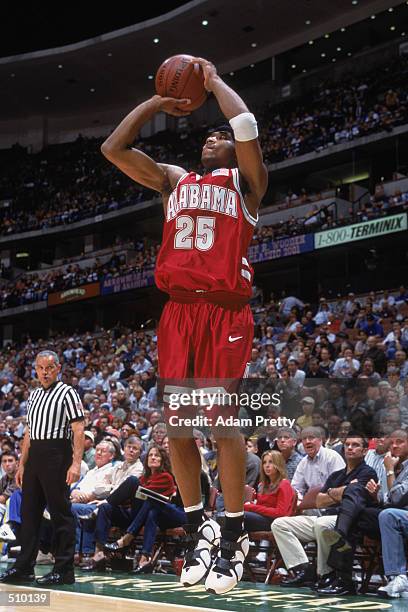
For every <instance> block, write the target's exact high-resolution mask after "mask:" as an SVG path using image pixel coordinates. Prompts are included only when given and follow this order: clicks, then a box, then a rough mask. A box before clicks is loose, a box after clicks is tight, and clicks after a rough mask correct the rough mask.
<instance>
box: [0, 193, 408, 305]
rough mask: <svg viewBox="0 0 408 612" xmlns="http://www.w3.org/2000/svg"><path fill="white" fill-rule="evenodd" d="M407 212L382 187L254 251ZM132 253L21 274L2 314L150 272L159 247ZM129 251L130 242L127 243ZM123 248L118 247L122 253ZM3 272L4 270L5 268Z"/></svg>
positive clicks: (2, 291)
mask: <svg viewBox="0 0 408 612" xmlns="http://www.w3.org/2000/svg"><path fill="white" fill-rule="evenodd" d="M292 197H295V198H297V195H296V194H293V193H292V192H291V193H290V194H289V195H288V197H287V206H290V202H291V201H292ZM301 201H302V203H307V202H309V201H310V197H309V196H307V194H306V193H304V194H302V196H301ZM407 209H408V192H401V191H400V190H396V191H395V192H394V194H393V195H391V196H386V195H385V192H384V187H383V185H381V184H380V185H378V186H377V188H376V190H375V193H374V194H373V195H371V196H370V199H369V201H368V202H367V203H366V204H363V205H362V206H361V208H360V209H359V210H358V211H356V212H353V209H352V207H350V210H349V215H336V214H335V209H334V207H333V206H332V205H328V206H325V207H319V204H318V203H317V204H313V205H312V207H311V209H310V211H309V212H308V213H307V215H306V217H302V218H298V217H295V216H294V215H292V216H291V217H290V218H289V219H288V220H287V221H281V222H279V223H275V224H271V225H261V226H257V227H256V228H255V230H254V236H253V239H252V242H251V247H256V246H257V245H261V244H263V243H265V242H268V241H271V240H277V239H279V238H290V237H292V236H296V235H299V234H305V233H308V232H315V231H322V230H327V229H332V228H335V227H341V226H344V225H348V224H350V223H360V222H362V221H370V220H372V219H376V218H379V217H382V216H385V215H390V214H394V213H395V214H397V213H399V212H402V211H404V210H407ZM131 242H132V249H134V250H135V251H136V255H135V256H134V257H133V258H132V261H131V262H129V261H126V257H125V255H120V256H119V255H117V254H116V253H114V254H113V256H112V258H111V259H110V260H109V261H108V262H105V263H103V264H102V263H101V262H100V261H99V260H98V258H96V260H95V263H94V264H93V265H92V266H88V267H85V268H83V267H80V265H79V264H78V263H72V264H69V265H67V266H65V267H63V268H59V269H53V270H52V271H49V272H46V271H44V272H42V273H41V272H39V273H35V274H28V273H27V274H22V275H20V276H19V277H18V278H17V279H16V280H10V281H9V282H8V283H3V284H2V285H1V286H0V310H2V309H6V308H13V307H18V306H22V305H24V304H32V303H35V302H40V301H45V300H47V297H48V294H49V293H53V292H56V291H62V290H64V289H69V288H73V287H78V286H80V285H84V284H87V283H92V282H96V281H100V280H102V279H104V278H109V277H112V276H121V275H123V274H126V273H127V272H131V271H141V270H144V271H150V270H153V269H154V266H155V262H156V256H157V254H158V250H159V248H160V245H159V244H152V241H149V243H146V241H143V240H140V239H138V238H135V239H132V240H131ZM127 245H128V247H129V242H127ZM119 247H120V244H117V245H115V249H116V250H119ZM2 270H3V268H2ZM8 270H9V269H8V268H4V272H3V278H7V277H8V278H9V277H10V273H9V272H8Z"/></svg>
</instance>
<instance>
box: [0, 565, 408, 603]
mask: <svg viewBox="0 0 408 612" xmlns="http://www.w3.org/2000/svg"><path fill="white" fill-rule="evenodd" d="M9 567H10V566H9ZM1 569H2V570H3V569H6V567H5V566H2V568H1ZM50 569H51V568H50V567H49V566H46V567H44V566H42V567H39V568H36V573H37V575H39V574H44V573H46V572H47V571H49V570H50ZM4 586H6V585H4ZM27 586H28V585H27ZM58 590H59V591H60V592H61V591H64V592H66V593H71V594H73V593H78V594H83V595H97V596H100V597H101V599H103V598H104V597H109V598H115V599H116V598H117V599H118V600H120V599H127V600H134V601H139V602H140V603H142V602H145V604H146V607H145V609H146V610H149V609H151V610H154V609H155V608H156V606H154V605H149V602H150V603H153V602H156V604H159V608H160V604H164V606H163V609H164V608H165V607H167V606H166V604H172V605H171V606H170V607H169V609H175V608H174V606H176V609H177V610H180V612H182V611H183V608H184V607H188V608H189V609H191V608H194V607H195V608H197V609H198V610H200V609H202V610H203V612H204V610H229V611H235V612H241V611H242V612H244V611H248V612H249V611H250V612H254V611H255V610H259V611H260V612H263V611H265V610H272V609H273V610H276V612H279V611H280V610H298V612H311V611H312V610H316V611H320V610H322V611H329V610H390V612H403V611H404V612H407V611H408V600H407V599H397V600H392V601H391V600H384V599H379V598H377V597H376V596H375V595H364V596H363V595H360V596H357V597H321V598H320V597H317V596H316V595H314V594H313V593H312V592H311V591H310V590H309V589H291V590H288V589H283V588H281V587H279V586H275V585H270V586H269V585H268V586H266V585H264V584H261V583H256V584H255V583H251V582H241V583H240V585H239V586H238V587H237V588H236V589H234V590H233V591H232V592H230V593H228V594H227V595H223V596H217V595H211V594H208V593H206V591H205V590H204V587H203V586H202V585H198V586H196V587H192V588H189V589H185V588H184V587H182V586H181V585H180V584H179V582H178V578H177V577H176V576H169V575H163V574H155V575H148V576H146V577H133V576H131V575H129V574H126V573H118V572H115V573H112V572H108V571H106V572H100V573H93V574H89V573H85V572H81V571H76V583H75V584H74V585H69V586H62V587H58ZM81 599H82V598H81V597H78V602H77V604H78V608H80V607H81ZM110 601H112V599H111V600H110ZM143 608H144V606H143ZM93 609H96V610H97V609H98V603H97V600H96V601H94V604H93Z"/></svg>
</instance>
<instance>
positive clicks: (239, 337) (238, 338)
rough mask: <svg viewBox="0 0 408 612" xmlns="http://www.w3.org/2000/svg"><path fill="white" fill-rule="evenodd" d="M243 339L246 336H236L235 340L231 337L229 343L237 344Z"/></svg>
mask: <svg viewBox="0 0 408 612" xmlns="http://www.w3.org/2000/svg"><path fill="white" fill-rule="evenodd" d="M243 337H244V336H236V337H235V338H233V337H232V336H229V338H228V342H236V341H237V340H241V338H243Z"/></svg>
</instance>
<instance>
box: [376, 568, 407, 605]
mask: <svg viewBox="0 0 408 612" xmlns="http://www.w3.org/2000/svg"><path fill="white" fill-rule="evenodd" d="M407 591H408V578H407V577H406V576H405V574H400V575H399V576H393V578H391V580H390V581H389V582H388V584H386V585H385V586H383V587H380V588H379V589H378V590H377V595H379V597H391V598H393V597H395V598H397V597H402V596H403V593H406V592H407ZM403 597H404V599H405V598H406V595H404V596H403Z"/></svg>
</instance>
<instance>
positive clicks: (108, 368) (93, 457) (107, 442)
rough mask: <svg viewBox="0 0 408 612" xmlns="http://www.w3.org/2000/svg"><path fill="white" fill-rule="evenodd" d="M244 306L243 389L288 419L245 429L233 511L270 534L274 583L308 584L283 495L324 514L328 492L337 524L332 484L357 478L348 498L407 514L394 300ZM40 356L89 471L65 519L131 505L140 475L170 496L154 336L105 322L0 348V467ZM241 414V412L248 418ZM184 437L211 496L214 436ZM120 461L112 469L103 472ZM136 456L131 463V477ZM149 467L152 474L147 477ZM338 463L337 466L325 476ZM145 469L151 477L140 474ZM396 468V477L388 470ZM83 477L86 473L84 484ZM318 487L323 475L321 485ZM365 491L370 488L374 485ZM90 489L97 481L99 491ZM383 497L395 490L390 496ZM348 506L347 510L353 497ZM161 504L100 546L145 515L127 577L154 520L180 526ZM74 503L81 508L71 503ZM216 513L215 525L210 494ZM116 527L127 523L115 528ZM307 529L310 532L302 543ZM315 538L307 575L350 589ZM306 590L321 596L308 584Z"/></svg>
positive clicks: (103, 548) (178, 511) (399, 328)
mask: <svg viewBox="0 0 408 612" xmlns="http://www.w3.org/2000/svg"><path fill="white" fill-rule="evenodd" d="M253 311H254V318H255V337H254V343H253V350H252V355H251V360H250V363H249V369H248V381H247V383H246V384H247V385H250V387H251V389H252V392H254V391H259V390H262V391H268V390H269V391H272V390H273V391H275V392H278V393H279V395H280V398H281V399H280V404H279V406H276V405H273V404H271V405H270V406H269V407H268V408H267V411H266V412H265V415H266V416H268V417H274V418H276V419H277V418H278V417H280V416H285V417H290V416H293V417H294V418H295V423H294V424H293V427H283V428H282V427H279V426H278V422H276V425H274V424H273V423H272V424H269V425H266V426H265V427H258V428H256V427H255V426H253V427H252V428H250V430H249V431H247V432H246V434H247V436H248V437H247V440H248V441H247V449H248V459H247V485H248V487H249V488H250V490H251V491H252V493H251V495H250V499H248V502H247V504H246V507H245V508H246V514H245V522H246V525H247V528H248V529H249V530H250V531H254V530H257V531H259V530H265V529H267V528H269V529H270V528H271V525H272V530H273V533H274V535H275V539H276V541H277V543H278V545H279V548H280V551H281V554H282V556H283V559H284V561H285V564H286V567H287V569H292V570H293V572H292V573H291V575H290V576H289V577H287V578H286V581H287V582H288V586H290V585H293V586H305V585H307V584H309V583H311V581H312V582H313V581H314V580H315V574H314V572H315V569H314V568H313V567H312V566H311V565H310V563H309V560H308V558H307V557H306V558H305V556H302V555H304V553H300V550H303V548H302V546H301V542H308V541H312V540H314V539H316V533H317V530H316V529H317V528H316V527H315V525H314V521H315V520H316V517H314V518H313V519H311V518H310V517H308V518H307V519H305V518H304V517H303V515H301V516H300V517H299V516H296V517H294V516H293V517H292V515H293V513H294V512H295V510H296V503H295V498H294V495H295V493H294V492H296V496H297V499H298V501H300V500H301V499H302V498H303V497H304V496H305V495H306V494H307V493H308V491H309V489H312V488H313V487H316V486H319V487H320V488H321V493H320V495H321V496H323V497H320V498H318V500H317V503H318V507H319V508H328V507H331V506H332V505H333V504H332V502H331V501H330V499H329V498H330V492H332V495H333V500H335V501H336V504H335V506H336V513H338V514H339V516H340V514H341V511H342V506H341V502H342V497H341V495H339V494H338V489H339V487H346V486H348V485H350V486H351V485H352V484H353V486H354V483H355V482H356V481H357V482H358V483H359V486H360V489H361V487H362V489H364V491H365V487H369V488H370V487H371V488H372V489H373V491H374V492H375V496H377V494H378V493H380V497H381V496H382V497H381V500H382V501H381V503H383V501H384V500H386V501H387V503H388V506H387V507H390V508H393V507H395V508H400V507H403V508H405V506H408V504H406V503H405V502H404V503H403V502H401V503H403V505H402V506H392V504H393V503H394V502H395V499H397V498H398V499H399V498H400V497H402V498H403V500H404V499H405V498H404V497H403V496H404V495H405V492H406V491H408V477H407V475H405V472H406V470H405V467H404V466H405V464H403V461H405V459H406V458H408V441H407V439H406V437H407V432H408V382H407V373H408V360H407V354H408V316H407V315H408V291H407V289H406V288H405V287H404V286H401V287H400V289H399V291H398V292H392V293H391V292H388V291H384V292H382V293H380V294H376V293H375V292H371V293H370V294H369V295H366V296H356V295H354V294H352V293H350V294H349V295H348V296H346V297H345V298H343V299H338V300H337V301H335V302H334V301H332V302H327V301H326V300H325V298H324V297H322V298H320V300H319V303H318V305H317V306H316V307H312V306H311V305H310V304H305V303H304V302H302V301H301V300H300V299H299V298H297V297H295V296H286V297H283V298H282V299H281V300H279V301H278V300H276V299H273V297H272V298H271V300H270V301H267V302H266V303H264V304H262V305H256V306H253ZM44 348H52V349H53V350H55V351H56V352H57V353H58V355H59V358H60V360H61V363H62V373H61V378H62V380H63V381H66V382H68V383H70V384H72V385H73V386H74V387H75V389H77V391H78V392H79V394H80V396H81V398H82V401H83V404H84V408H85V419H86V429H87V434H86V438H87V443H86V452H85V455H84V461H85V463H86V464H87V466H85V469H84V471H87V470H89V472H88V474H89V476H85V477H84V480H83V481H81V482H83V484H82V485H81V483H80V484H79V487H78V490H77V492H76V493H75V491H74V492H73V501H74V502H75V504H74V510H75V513H76V517H77V520H78V521H80V520H86V519H82V518H81V517H83V515H88V514H89V518H90V519H92V520H93V519H94V515H93V514H92V513H93V510H94V509H95V508H96V507H97V506H98V507H99V501H100V500H102V499H103V500H107V505H109V504H110V506H117V505H119V506H120V504H121V503H123V499H124V498H126V496H128V497H127V498H132V499H133V497H134V494H133V493H129V491H134V488H135V487H136V488H137V487H138V486H139V484H140V478H145V479H147V480H145V482H147V481H148V480H149V478H152V474H153V475H154V474H156V476H155V478H154V479H153V480H154V482H158V483H159V484H158V485H157V487H158V488H156V489H155V490H157V491H159V490H161V491H163V487H164V488H166V487H167V489H166V491H168V492H169V489H172V490H173V488H174V486H175V485H174V482H173V484H172V480H171V479H170V477H168V478H167V476H166V478H165V479H164V480H165V483H164V484H163V478H164V477H162V476H160V477H159V475H160V474H161V473H162V471H163V470H164V471H165V472H166V473H169V474H171V468H170V467H169V464H168V460H167V459H166V458H165V455H163V452H165V450H166V448H167V449H168V438H167V433H166V425H165V424H164V420H163V415H162V403H161V400H160V397H159V395H158V391H157V337H156V332H155V330H151V331H146V330H139V331H131V330H129V329H126V328H124V327H122V326H121V325H119V324H118V325H117V326H116V327H115V328H113V329H112V330H109V331H106V330H103V329H97V330H95V331H94V332H92V333H90V332H89V333H86V334H74V335H73V336H72V337H70V338H66V337H62V336H56V337H55V338H53V339H52V340H45V339H42V340H38V341H35V342H34V341H32V340H31V339H29V338H28V339H27V340H26V342H25V344H24V345H23V346H8V347H6V348H4V349H3V350H2V351H1V353H0V419H1V420H0V448H1V451H2V453H3V456H4V457H5V460H6V458H7V452H8V451H11V452H12V453H17V454H18V453H19V452H20V444H21V439H22V436H23V431H24V426H25V412H26V404H27V398H28V394H29V392H30V390H32V389H33V388H35V387H37V386H38V384H39V382H38V380H37V379H36V378H35V373H34V369H33V359H34V357H35V354H36V353H37V351H39V350H40V349H44ZM242 410H243V409H242V408H241V411H242ZM244 412H245V415H246V416H248V414H251V409H250V408H248V409H245V410H244ZM353 432H358V433H353ZM362 435H363V437H364V439H363V438H362V437H361V436H362ZM194 436H195V438H196V442H197V445H198V446H199V448H200V450H201V454H202V457H203V459H202V466H203V477H204V482H206V483H207V486H209V485H210V484H211V485H215V486H217V488H219V489H220V488H221V487H220V483H219V481H218V478H217V453H216V445H215V444H214V440H213V439H212V437H211V435H210V432H208V431H206V430H203V431H199V430H196V431H195V432H194ZM366 439H368V440H370V443H369V444H370V451H369V454H368V455H367V457H371V459H370V461H369V460H368V459H367V463H368V464H369V465H370V466H371V468H369V469H368V467H367V464H366V463H365V462H364V465H360V464H362V462H363V459H364V457H365V456H366ZM129 440H130V443H129V442H127V441H129ZM127 445H129V446H130V447H131V448H127ZM353 445H354V446H353ZM163 447H164V451H163ZM157 449H159V450H157ZM323 449H324V451H323ZM401 449H402V450H401ZM404 449H405V450H404ZM387 451H391V454H390V453H388V454H387ZM405 451H406V452H405ZM151 453H153V455H154V456H153V458H152V456H151ZM265 453H266V454H265ZM404 453H405V455H404ZM316 454H318V456H319V457H320V459H319V469H318V470H317V472H318V474H317V472H316V469H315V468H313V461H309V459H310V460H312V459H313V457H315V456H316ZM388 456H391V457H392V460H391V459H388V458H387V457H388ZM155 457H156V458H155ZM123 458H124V461H125V463H124V464H119V463H118V464H116V463H115V461H118V460H122V459H123ZM139 458H140V459H141V460H142V461H144V468H142V465H141V463H140V462H139V461H138V460H139ZM399 458H400V459H401V461H399ZM402 459H403V461H402ZM155 461H156V463H155ZM157 461H159V463H160V464H162V465H163V466H165V468H166V469H164V467H163V470H161V469H158V468H157ZM346 464H347V466H348V468H347V470H346V471H345V472H344V474H343V472H341V474H339V473H338V471H339V470H343V468H344V465H346ZM115 465H116V468H115ZM121 465H123V467H122V468H120V466H121ZM104 466H105V467H104ZM149 466H150V468H149ZM153 466H156V468H157V469H156V468H154V469H153V471H152V467H153ZM364 466H366V467H367V469H366V467H364ZM389 466H391V467H389ZM401 466H402V468H403V469H402V472H401V474H403V476H400V475H398V474H399V472H398V469H399V467H401ZM2 467H3V473H4V475H6V474H7V471H6V469H5V467H6V466H5V465H4V466H3V464H2ZM102 468H103V471H102V472H101V471H99V470H101V469H102ZM119 468H120V469H119ZM357 468H358V470H359V471H358V475H357V477H356V480H353V482H351V480H350V479H349V480H348V481H347V477H348V473H349V472H350V470H357ZM391 468H392V470H394V468H395V470H396V471H395V474H396V475H397V480H398V483H397V484H398V487H399V488H398V487H397V485H395V486H394V479H392V481H391V480H387V478H388V476H387V474H388V473H389V472H390V471H392V470H391ZM149 469H150V471H149ZM129 470H130V471H129ZM373 470H374V471H373ZM360 472H361V478H360ZM113 473H115V474H116V476H115V479H114V480H112V478H113ZM95 474H98V478H97V479H96V480H95V478H94V476H95ZM333 474H334V475H333ZM129 475H130V480H129ZM99 476H101V478H100V479H99ZM330 478H332V480H333V478H334V480H333V482H331V481H330V480H329V479H330ZM394 478H395V476H394ZM401 478H402V481H401ZM132 479H133V480H132ZM135 479H136V480H135ZM166 479H167V480H166ZM372 482H374V484H372ZM377 482H380V483H381V489H379V487H378V485H377V484H376V483H377ZM369 483H371V484H369ZM102 485H104V486H105V485H106V486H105V489H104V492H102V489H101V486H102ZM122 485H123V486H122ZM154 486H156V485H154ZM356 486H357V485H356ZM160 487H162V488H161V489H160ZM396 487H397V489H396ZM360 489H359V493H358V495H359V496H358V499H359V503H362V504H363V505H364V504H365V501H364V500H365V499H366V498H365V497H364V495H365V493H364V491H363V493H361V490H360ZM394 489H395V490H396V491H397V493H398V495H397V493H395V495H394ZM116 491H118V493H116ZM327 491H328V492H329V493H327ZM0 495H1V492H0ZM132 495H133V497H132ZM327 496H328V497H327ZM390 496H391V497H390ZM11 498H12V499H13V500H14V501H13V504H14V503H15V498H17V499H18V492H16V491H14V492H13V491H11ZM345 499H346V497H345ZM347 499H348V498H347ZM351 499H352V502H353V503H354V502H355V499H356V498H355V496H352V497H351ZM92 500H95V503H94V502H93V501H92ZM390 500H391V501H390ZM393 500H394V502H393ZM0 501H1V500H0ZM173 501H174V500H173ZM173 501H172V504H171V505H172V509H171V512H170V510H169V513H170V514H169V513H167V514H166V516H163V515H160V516H159V514H160V513H159V514H157V508H156V509H155V508H154V504H153V505H150V506H146V507H144V506H139V505H138V506H137V508H136V507H135V508H133V510H132V512H131V516H130V515H129V517H128V518H132V523H131V524H132V527H131V528H130V527H127V531H126V533H125V535H124V536H123V537H122V539H120V540H118V541H117V542H114V543H113V544H112V546H113V548H112V550H122V549H123V548H126V550H127V548H128V547H129V545H130V543H131V542H132V541H133V540H134V538H135V536H136V535H137V534H138V533H139V531H140V528H141V526H143V525H145V526H146V522H147V517H148V516H149V517H150V518H149V521H153V524H154V525H155V528H154V529H152V530H150V531H149V529H147V531H146V538H147V539H146V540H145V542H144V548H143V555H142V557H141V559H142V561H141V563H139V565H138V566H137V568H136V569H138V568H139V571H141V567H144V566H147V569H146V568H145V570H144V571H147V570H148V569H149V567H150V565H149V564H150V562H151V550H152V545H153V543H154V534H155V533H156V531H155V529H157V525H161V526H162V527H166V526H169V525H171V526H176V525H181V524H183V514H182V507H181V502H180V501H178V502H177V503H176V502H175V503H173ZM91 502H92V503H91ZM16 503H17V502H16ZM350 503H351V502H350ZM395 503H396V502H395ZM398 503H400V502H398ZM84 504H86V505H87V506H88V505H89V504H90V505H89V507H84ZM390 504H391V505H390ZM404 504H405V505H404ZM173 506H174V507H173ZM374 506H375V508H376V510H375V512H374V511H372V512H371V514H372V513H373V512H374V514H375V517H374V519H375V520H377V522H375V521H374V523H375V526H376V530H377V531H376V532H375V533H377V535H378V537H380V535H379V534H380V528H381V521H380V522H378V521H379V519H378V514H379V512H380V510H381V509H382V506H380V505H378V503H377V502H375V503H374ZM12 507H13V513H14V512H16V513H17V514H13V513H12V516H14V517H15V518H14V519H11V527H12V531H13V533H17V537H18V504H17V505H16V506H14V505H13V506H12ZM101 507H102V508H103V506H101ZM364 507H365V506H364ZM16 508H17V510H16ZM142 509H143V513H142ZM108 510H109V508H108V507H106V508H105V510H102V511H101V514H100V517H101V518H99V519H98V520H99V523H98V525H99V527H98V528H97V529H96V531H95V529H94V530H93V531H92V530H91V534H93V535H90V536H89V538H88V539H87V540H86V542H87V545H86V546H87V548H86V551H85V553H86V556H85V561H83V565H84V567H89V568H90V569H95V568H96V567H101V566H103V565H104V564H105V563H106V555H107V552H108V551H109V550H111V549H110V548H109V546H110V545H109V544H107V535H106V534H107V533H108V531H109V526H110V522H109V520H110V519H109V520H107V516H108V515H109V516H111V514H109V513H110V512H111V511H110V510H109V512H108ZM147 510H149V512H147ZM216 512H217V516H221V517H222V513H223V499H222V493H221V491H220V494H219V495H218V497H217V503H216ZM98 514H99V512H98ZM323 514H324V519H325V520H323V517H321V518H319V519H318V521H319V523H318V525H320V527H321V529H322V532H323V531H324V530H325V529H329V531H330V530H331V529H332V528H333V527H335V526H336V525H337V523H336V522H335V520H334V519H333V515H332V514H327V515H326V514H325V513H323ZM369 514H370V513H369ZM170 516H171V518H170ZM370 516H371V515H370ZM103 517H105V518H104V519H103ZM285 517H286V518H285ZM369 518H370V517H369ZM136 519H137V520H136ZM295 519H296V520H295ZM371 519H372V517H371V518H370V520H371ZM374 519H373V520H374ZM294 520H295V522H294V523H293V521H294ZM134 521H136V522H134ZM288 521H289V522H288ZM302 521H303V522H302ZM15 523H16V524H15ZM148 524H151V523H148ZM78 525H79V523H78ZM299 525H300V526H299ZM370 525H371V523H370ZM121 526H124V527H126V526H127V525H122V523H121ZM94 527H95V525H94ZM95 528H96V527H95ZM362 528H363V527H362ZM299 529H300V531H299ZM336 529H337V527H336ZM370 529H372V525H371V527H370ZM107 530H108V531H107ZM374 531H375V530H374ZM311 532H313V534H315V535H312V536H310V535H309V534H310V533H311ZM288 533H289V534H292V535H293V534H295V536H296V538H297V540H296V542H295V541H294V540H293V538H292V540H293V541H292V540H291V541H292V544H293V546H292V544H290V545H289V544H288V541H289V540H288ZM335 533H337V532H335ZM339 533H340V535H339V534H338V533H337V536H338V538H337V539H338V540H340V539H341V538H343V540H344V539H346V540H347V542H348V538H349V531H347V533H346V532H345V529H343V530H341V529H340V531H339ZM320 535H321V534H320V532H319V534H318V536H317V541H318V546H320V548H321V550H322V551H323V552H321V554H322V555H323V556H321V557H320V558H318V574H319V576H320V578H322V577H323V578H324V579H326V578H327V576H326V574H328V573H330V580H332V579H333V580H334V579H335V580H336V581H337V582H336V584H335V586H334V587H333V586H332V585H331V583H330V588H338V590H337V591H336V593H337V594H339V593H340V591H341V592H342V593H343V592H344V593H350V592H354V586H352V585H351V582H350V580H351V577H350V576H346V577H345V576H344V575H342V574H338V572H336V566H335V565H334V566H333V565H331V563H334V562H333V561H332V560H330V559H328V555H329V549H330V546H328V545H327V542H326V545H324V542H325V540H324V534H323V535H322V536H321V537H320ZM337 536H336V535H335V536H334V540H336V537H337ZM330 537H332V536H330ZM149 538H150V539H149ZM322 538H323V539H322ZM336 541H337V540H336ZM114 545H115V546H116V548H115V546H114ZM291 546H292V548H291ZM322 547H323V548H322ZM347 550H350V548H348V549H347ZM78 552H79V550H78ZM293 559H296V560H297V562H296V563H295V562H294V561H293ZM261 561H262V558H261ZM300 561H302V562H300ZM78 562H79V557H78ZM350 567H351V566H350ZM339 576H340V578H339ZM291 580H295V582H291ZM329 582H330V581H329ZM327 584H329V583H327ZM339 584H340V587H339V586H338V585H339ZM322 585H323V586H322ZM336 585H337V586H336ZM344 585H346V586H344ZM326 586H327V585H326ZM407 586H408V585H407ZM320 588H326V587H325V586H324V584H323V583H321V584H320ZM406 590H408V589H406Z"/></svg>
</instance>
